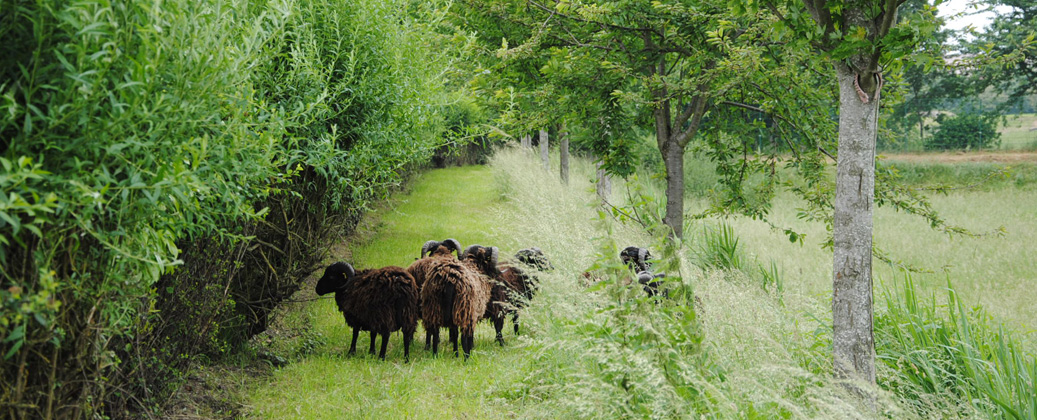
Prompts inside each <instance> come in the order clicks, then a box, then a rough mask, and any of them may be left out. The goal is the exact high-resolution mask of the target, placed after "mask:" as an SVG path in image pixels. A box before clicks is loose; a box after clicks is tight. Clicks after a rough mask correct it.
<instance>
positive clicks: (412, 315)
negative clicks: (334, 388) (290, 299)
mask: <svg viewBox="0 0 1037 420" xmlns="http://www.w3.org/2000/svg"><path fill="white" fill-rule="evenodd" d="M316 292H317V294H318V295H321V296H323V295H326V294H328V293H331V292H335V303H337V304H338V310H339V311H340V312H342V315H343V317H345V319H346V324H347V325H349V326H350V327H352V328H353V341H352V342H351V343H350V345H349V354H354V353H356V340H357V338H358V337H359V336H360V331H371V348H370V351H371V353H374V342H375V337H376V335H378V334H381V336H382V349H381V353H379V356H378V357H379V358H381V359H382V360H385V351H386V348H387V347H388V344H389V334H390V333H392V332H393V331H396V330H402V332H403V357H404V359H405V360H407V361H409V360H410V342H411V340H412V339H413V338H414V330H415V329H416V328H417V326H418V303H419V296H418V286H417V284H415V282H414V277H411V275H410V274H409V273H408V272H407V270H404V269H403V268H400V267H394V266H390V267H384V268H379V269H376V270H361V271H360V272H359V273H357V272H356V271H354V270H353V266H352V265H349V264H348V263H344V262H337V263H334V264H332V265H331V266H329V267H328V268H327V269H326V270H324V276H323V277H321V279H320V280H319V281H318V282H317V287H316Z"/></svg>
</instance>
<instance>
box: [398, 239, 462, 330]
mask: <svg viewBox="0 0 1037 420" xmlns="http://www.w3.org/2000/svg"><path fill="white" fill-rule="evenodd" d="M454 253H457V254H458V256H460V254H461V243H460V242H457V240H456V239H453V238H448V239H445V240H443V242H439V241H426V242H425V244H424V245H422V246H421V257H420V258H419V259H418V260H417V261H414V262H413V263H411V265H410V267H407V272H409V273H410V275H411V276H414V282H415V283H417V284H418V290H419V291H420V290H421V286H422V285H424V284H425V277H427V275H428V269H429V267H431V266H432V262H433V261H434V260H436V259H439V258H446V259H449V260H454V261H457V258H456V257H454ZM426 254H428V256H427V257H426V256H425V255H426ZM431 347H432V329H431V328H429V327H428V325H426V326H425V350H428V349H429V348H431Z"/></svg>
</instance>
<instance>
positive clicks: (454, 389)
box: [247, 166, 528, 419]
mask: <svg viewBox="0 0 1037 420" xmlns="http://www.w3.org/2000/svg"><path fill="white" fill-rule="evenodd" d="M492 177H493V175H492V173H491V171H490V170H489V169H488V168H486V167H481V166H477V167H464V168H449V169H442V170H434V171H430V172H428V173H425V174H423V175H422V176H421V177H420V178H419V179H417V180H416V181H415V182H414V183H413V184H412V185H411V186H410V188H411V189H410V191H408V192H406V193H403V194H398V195H397V196H396V197H394V198H393V200H391V204H390V205H389V206H387V207H386V208H385V209H382V210H380V211H379V212H377V213H375V214H370V215H369V216H368V217H369V219H368V220H367V221H366V222H365V224H366V229H369V230H370V231H369V232H367V233H366V235H364V236H366V239H364V240H363V241H361V242H359V243H348V244H346V248H347V249H346V251H347V252H350V253H351V254H352V258H348V259H347V258H343V255H334V256H332V259H334V260H342V259H346V260H348V261H349V262H351V263H353V264H354V265H355V266H357V267H381V266H385V265H398V266H404V267H406V266H407V265H409V264H410V263H411V262H412V261H413V260H414V259H416V258H417V256H418V252H419V250H420V248H421V244H423V243H424V242H425V241H426V240H429V239H436V240H443V239H445V238H448V237H452V238H456V239H458V240H459V241H461V243H462V245H463V246H466V247H467V246H468V245H470V244H475V243H480V244H485V245H496V246H500V247H501V249H502V252H513V251H514V247H512V246H511V245H510V243H511V242H509V241H507V240H506V239H505V238H504V236H503V235H502V234H501V232H502V231H503V227H502V226H500V225H498V223H497V218H496V217H495V215H496V214H497V213H498V212H499V211H500V206H501V203H500V201H499V200H498V195H497V192H496V190H495V189H494V186H493V178H492ZM318 275H319V273H318ZM304 310H305V311H307V315H308V316H307V317H305V318H306V319H308V320H309V322H310V323H311V324H312V329H313V331H314V332H316V333H317V334H318V335H319V336H320V337H321V338H320V339H319V340H318V345H316V346H315V348H313V349H311V350H309V351H308V354H307V355H305V356H304V357H302V358H300V359H299V360H297V361H294V363H291V364H289V365H288V366H286V367H284V368H281V369H278V370H276V371H275V372H274V373H273V374H272V375H271V376H270V377H268V378H266V379H264V380H263V382H262V383H260V384H259V385H257V386H256V387H255V388H254V389H253V390H252V391H251V392H250V395H249V402H248V404H247V406H248V407H247V410H248V411H249V415H250V416H251V417H255V418H271V419H282V418H305V419H318V418H327V419H338V418H350V419H366V418H378V419H384V418H415V419H417V418H420V419H453V418H459V417H467V418H505V417H508V416H509V415H510V414H509V413H510V412H511V411H513V410H515V409H516V408H515V407H513V405H521V401H520V400H519V401H512V402H509V401H503V400H501V399H499V398H497V397H494V396H493V394H492V391H494V390H498V389H501V388H507V386H508V384H510V383H512V382H514V381H516V380H517V379H520V378H521V377H522V375H523V372H524V366H525V365H526V364H527V363H526V361H525V359H526V357H527V353H528V350H527V349H526V348H525V347H524V345H523V344H522V343H523V341H522V340H521V339H516V338H515V337H514V336H513V335H512V334H510V332H509V333H506V334H505V339H506V340H508V344H507V346H505V347H503V348H502V347H500V346H498V345H497V344H495V343H494V342H493V328H492V326H491V325H489V324H485V323H484V324H483V325H480V327H479V328H478V329H477V333H476V338H475V353H474V355H473V358H472V359H471V360H470V361H469V362H467V363H465V362H463V361H462V360H461V359H460V358H455V357H454V356H453V355H452V354H450V352H447V353H445V354H443V353H441V355H440V356H439V357H433V356H432V354H431V352H427V351H425V350H424V338H423V337H424V332H423V331H422V330H421V329H420V327H419V331H418V333H417V334H415V341H414V343H413V344H412V347H411V361H410V363H404V362H403V346H402V338H401V336H400V334H399V333H396V334H394V335H393V336H392V337H391V339H390V344H389V352H388V354H387V355H386V361H385V362H382V361H380V360H378V359H377V358H376V357H374V356H371V355H368V354H367V345H368V342H369V341H368V337H369V335H368V334H366V333H365V334H363V335H362V336H361V338H360V340H359V342H358V344H357V355H355V356H353V357H349V356H346V351H347V350H348V348H349V340H350V338H351V334H352V333H351V330H350V329H349V328H348V327H346V326H345V323H344V322H343V320H342V316H341V314H339V312H338V311H337V310H336V308H335V304H334V301H333V300H331V299H321V300H318V301H316V302H315V303H313V304H311V305H309V306H308V307H307V308H306V309H304ZM508 327H509V328H510V325H508ZM444 341H446V340H445V339H444Z"/></svg>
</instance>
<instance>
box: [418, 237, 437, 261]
mask: <svg viewBox="0 0 1037 420" xmlns="http://www.w3.org/2000/svg"><path fill="white" fill-rule="evenodd" d="M437 246H439V242H436V241H425V245H422V246H421V258H425V254H427V253H429V252H431V251H432V250H433V249H435V248H436V247H437Z"/></svg>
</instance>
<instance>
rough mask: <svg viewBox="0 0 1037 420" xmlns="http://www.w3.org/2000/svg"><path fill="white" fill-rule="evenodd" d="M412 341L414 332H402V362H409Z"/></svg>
mask: <svg viewBox="0 0 1037 420" xmlns="http://www.w3.org/2000/svg"><path fill="white" fill-rule="evenodd" d="M413 339H414V330H411V331H406V330H404V331H403V361H404V362H410V342H411V340H413Z"/></svg>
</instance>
